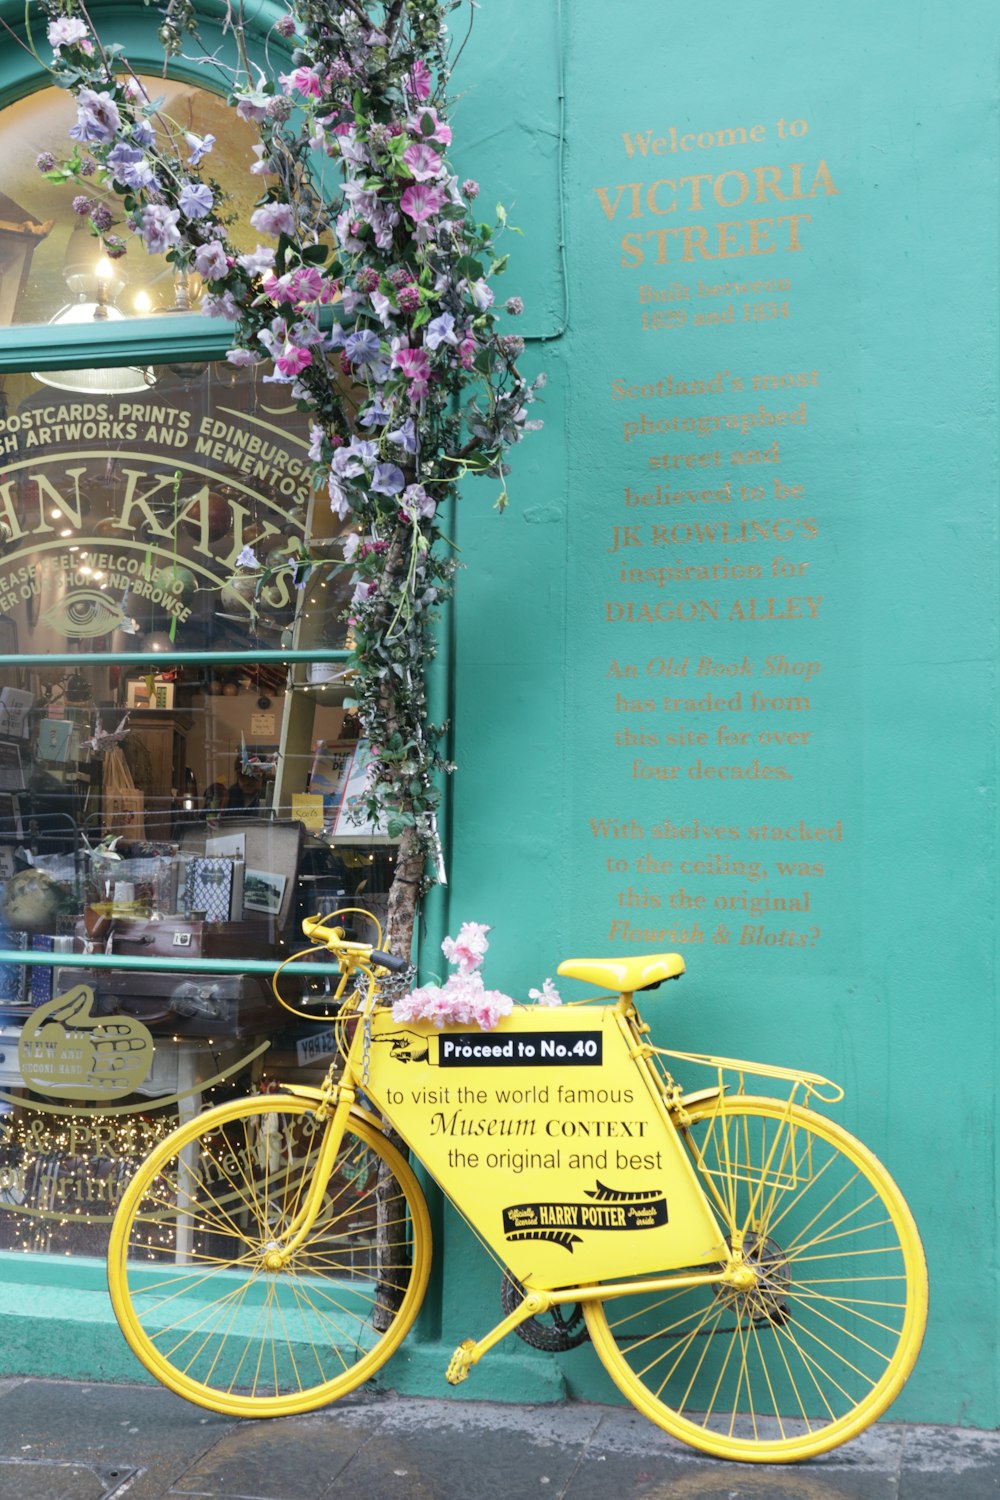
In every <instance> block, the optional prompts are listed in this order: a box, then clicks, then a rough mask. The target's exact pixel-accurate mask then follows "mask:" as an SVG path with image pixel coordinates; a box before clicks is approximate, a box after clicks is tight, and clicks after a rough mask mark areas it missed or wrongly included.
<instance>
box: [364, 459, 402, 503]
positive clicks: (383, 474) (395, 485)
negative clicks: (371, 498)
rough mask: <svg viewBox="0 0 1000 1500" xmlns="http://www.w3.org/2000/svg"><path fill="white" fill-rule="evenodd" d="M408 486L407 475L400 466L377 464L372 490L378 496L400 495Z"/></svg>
mask: <svg viewBox="0 0 1000 1500" xmlns="http://www.w3.org/2000/svg"><path fill="white" fill-rule="evenodd" d="M405 484H406V475H405V474H404V473H403V471H402V469H401V468H400V467H399V465H398V464H376V465H375V473H374V474H373V475H372V482H371V489H372V493H373V494H376V495H398V494H399V492H400V490H401V489H402V488H403V487H404V485H405Z"/></svg>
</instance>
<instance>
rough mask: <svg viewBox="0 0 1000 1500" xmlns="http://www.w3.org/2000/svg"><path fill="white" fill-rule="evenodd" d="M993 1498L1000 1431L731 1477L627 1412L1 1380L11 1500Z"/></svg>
mask: <svg viewBox="0 0 1000 1500" xmlns="http://www.w3.org/2000/svg"><path fill="white" fill-rule="evenodd" d="M124 1496H128V1497H129V1500H160V1497H170V1500H339V1497H341V1496H343V1497H344V1500H522V1497H538V1500H632V1497H635V1500H845V1497H847V1500H998V1497H1000V1435H998V1434H995V1433H976V1432H968V1431H962V1430H959V1429H957V1428H943V1427H936V1428H935V1427H906V1426H899V1425H894V1424H892V1423H882V1424H880V1425H879V1426H877V1427H875V1428H874V1429H869V1431H868V1432H867V1433H865V1434H863V1436H862V1437H860V1438H857V1439H855V1441H854V1442H853V1443H849V1444H847V1445H846V1446H845V1447H842V1448H839V1449H837V1450H836V1451H835V1452H834V1453H832V1454H829V1455H827V1456H826V1457H825V1458H822V1459H814V1460H813V1461H812V1462H810V1463H807V1464H798V1465H793V1466H787V1467H777V1466H775V1467H763V1466H756V1465H747V1464H731V1463H720V1462H718V1461H717V1460H713V1459H709V1458H704V1457H700V1456H699V1455H698V1454H696V1453H694V1452H692V1451H690V1450H688V1449H686V1448H683V1447H681V1446H680V1445H679V1444H677V1443H675V1442H674V1441H673V1440H672V1439H671V1438H669V1437H668V1436H667V1434H666V1433H664V1432H661V1431H660V1430H659V1429H658V1428H656V1427H653V1426H652V1425H651V1424H650V1423H648V1422H647V1421H645V1419H644V1418H642V1417H640V1416H638V1415H637V1414H636V1413H635V1412H633V1411H632V1410H631V1408H629V1407H608V1406H591V1405H584V1404H572V1403H571V1404H568V1405H559V1406H535V1407H527V1406H506V1405H497V1404H491V1403H487V1402H474V1401H464V1400H463V1401H447V1400H441V1401H436V1400H435V1401H431V1400H416V1399H412V1398H407V1397H396V1396H393V1395H391V1394H389V1395H386V1394H378V1395H371V1394H368V1393H362V1394H360V1395H357V1396H354V1397H351V1398H349V1399H347V1400H345V1401H342V1402H339V1403H338V1404H337V1405H335V1406H331V1407H328V1408H326V1409H325V1410H323V1411H320V1412H316V1413H314V1414H313V1415H311V1416H307V1417H285V1418H283V1419H281V1420H279V1421H270V1422H243V1421H239V1420H237V1419H235V1418H229V1417H220V1416H216V1415H214V1414H213V1413H210V1412H206V1411H202V1410H201V1409H200V1408H199V1407H195V1406H191V1405H189V1404H188V1403H187V1402H185V1401H182V1400H180V1398H179V1397H177V1396H174V1395H172V1394H171V1393H170V1392H169V1391H166V1390H162V1389H160V1388H159V1387H150V1386H139V1385H135V1386H125V1385H98V1384H93V1385H90V1384H82V1383H79V1382H69V1381H56V1380H35V1379H24V1380H17V1379H12V1380H0V1500H119V1497H124Z"/></svg>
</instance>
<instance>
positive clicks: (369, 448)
mask: <svg viewBox="0 0 1000 1500" xmlns="http://www.w3.org/2000/svg"><path fill="white" fill-rule="evenodd" d="M377 462H378V443H373V442H369V441H368V439H367V438H357V437H352V438H351V441H350V442H349V443H348V444H347V446H346V448H338V449H337V451H336V453H335V454H334V455H333V462H332V463H331V465H330V472H331V473H332V474H334V475H336V477H337V478H338V479H357V478H359V477H360V476H361V475H362V474H364V473H365V471H366V470H368V469H370V468H372V467H373V465H374V464H376V463H377Z"/></svg>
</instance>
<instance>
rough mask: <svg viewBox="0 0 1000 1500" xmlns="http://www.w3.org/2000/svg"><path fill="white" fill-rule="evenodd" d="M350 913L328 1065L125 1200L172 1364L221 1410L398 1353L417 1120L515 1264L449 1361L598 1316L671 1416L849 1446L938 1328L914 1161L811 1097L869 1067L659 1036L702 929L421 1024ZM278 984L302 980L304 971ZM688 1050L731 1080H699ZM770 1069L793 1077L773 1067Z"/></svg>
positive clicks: (783, 1441)
mask: <svg viewBox="0 0 1000 1500" xmlns="http://www.w3.org/2000/svg"><path fill="white" fill-rule="evenodd" d="M340 915H341V914H340V913H334V914H332V915H331V916H329V917H324V918H315V919H311V920H310V921H307V922H306V923H305V924H304V926H305V931H306V935H307V937H308V938H309V939H310V940H311V942H312V943H313V944H314V945H315V947H314V949H312V950H310V951H315V948H322V949H325V950H326V951H328V952H329V953H330V954H331V955H332V956H333V958H334V959H335V961H336V966H337V987H336V993H335V995H334V996H333V1000H334V1001H335V1002H336V1004H337V1006H338V1007H339V1009H338V1012H337V1017H336V1021H335V1026H336V1029H337V1034H338V1039H339V1056H338V1059H337V1061H336V1063H335V1064H334V1065H333V1066H331V1068H330V1070H329V1072H328V1074H327V1077H326V1079H325V1081H324V1083H323V1085H322V1087H321V1088H306V1087H295V1086H292V1087H288V1088H286V1089H284V1090H283V1091H282V1092H281V1093H272V1094H261V1095H258V1096H255V1097H250V1098H244V1099H237V1100H234V1101H233V1102H230V1103H227V1104H222V1105H220V1106H218V1107H216V1108H213V1109H209V1110H208V1111H206V1112H205V1113H204V1114H201V1115H199V1116H198V1117H197V1118H195V1119H193V1120H190V1121H188V1122H187V1123H185V1124H184V1125H182V1126H180V1128H179V1129H177V1130H175V1131H174V1132H173V1133H172V1134H171V1135H170V1136H168V1137H167V1138H166V1139H165V1140H164V1141H162V1142H161V1143H160V1144H159V1145H158V1146H157V1147H156V1149H155V1150H154V1151H153V1152H152V1153H151V1155H150V1156H149V1157H148V1159H147V1160H146V1161H145V1162H144V1163H143V1164H142V1166H141V1167H140V1168H139V1171H138V1173H137V1175H136V1177H135V1178H134V1180H133V1181H132V1183H131V1184H130V1186H129V1187H128V1189H127V1191H126V1193H125V1196H124V1198H123V1200H122V1203H121V1206H120V1208H119V1210H118V1213H117V1216H116V1218H115V1222H114V1227H113V1230H112V1235H111V1243H110V1252H109V1281H110V1288H111V1297H112V1301H113V1304H114V1308H115V1312H116V1315H117V1317H118V1320H119V1323H120V1325H121V1328H122V1331H123V1333H124V1334H125V1337H126V1339H127V1340H128V1342H129V1344H130V1345H131V1347H132V1349H133V1350H134V1352H135V1353H136V1354H137V1356H138V1357H139V1359H140V1360H141V1361H142V1363H143V1364H144V1365H145V1367H146V1368H147V1369H148V1370H149V1371H151V1373H152V1374H153V1375H154V1376H156V1377H157V1378H158V1379H159V1380H161V1381H162V1382H163V1383H164V1384H165V1385H167V1386H168V1387H169V1388H170V1389H171V1390H173V1391H176V1392H178V1393H179V1394H180V1395H183V1396H185V1397H187V1398H188V1399H190V1400H191V1401H194V1402H197V1403H199V1404H200V1405H202V1406H206V1407H209V1408H210V1409H211V1410H213V1411H219V1412H223V1413H227V1414H230V1415H239V1416H247V1417H265V1416H283V1415H289V1414H293V1413H299V1412H304V1411H308V1410H311V1409H313V1408H315V1407H318V1406H321V1405H324V1404H325V1403H327V1402H330V1401H333V1400H335V1399H337V1398H338V1397H339V1396H343V1395H344V1394H346V1393H347V1392H348V1391H351V1390H354V1389H355V1388H356V1387H357V1386H359V1385H360V1384H361V1383H362V1382H363V1381H365V1380H367V1379H369V1378H370V1377H371V1376H372V1375H373V1374H374V1373H375V1372H376V1371H377V1370H378V1369H379V1368H380V1367H381V1366H382V1365H383V1364H384V1363H385V1361H386V1360H387V1359H388V1358H389V1357H390V1355H391V1354H392V1353H393V1351H394V1350H395V1349H396V1348H397V1347H398V1346H399V1344H400V1343H401V1341H402V1339H403V1338H404V1337H405V1335H406V1333H407V1331H408V1330H409V1328H410V1327H411V1325H412V1324H413V1322H414V1319H415V1318H416V1316H417V1312H418V1310H419V1308H420V1304H421V1300H422V1298H423V1295H424V1291H425V1289H426V1286H427V1280H428V1275H429V1272H430V1262H431V1231H430V1219H429V1216H428V1212H427V1207H426V1204H425V1201H424V1196H423V1192H422V1190H421V1188H420V1185H419V1183H418V1181H417V1179H416V1177H415V1176H414V1173H413V1171H412V1170H411V1168H410V1166H409V1164H408V1162H407V1160H406V1157H405V1155H404V1154H403V1153H402V1152H401V1151H400V1150H398V1149H397V1148H396V1146H395V1145H394V1144H393V1143H392V1141H391V1140H390V1138H389V1136H388V1130H389V1129H390V1127H391V1129H392V1130H394V1131H395V1132H397V1133H398V1135H399V1136H400V1137H401V1138H402V1139H403V1140H404V1141H405V1143H406V1145H407V1146H408V1147H409V1148H410V1150H411V1151H412V1152H413V1154H414V1156H415V1157H417V1158H418V1159H419V1160H420V1161H421V1162H422V1163H423V1164H424V1166H425V1167H426V1168H427V1170H428V1171H429V1172H430V1173H431V1175H432V1176H433V1177H434V1178H435V1179H436V1180H437V1182H438V1183H439V1184H440V1186H441V1188H442V1189H443V1190H444V1192H445V1193H446V1194H447V1195H448V1197H449V1198H450V1199H451V1201H452V1202H453V1203H454V1204H455V1206H456V1207H457V1208H458V1210H459V1211H460V1212H461V1213H462V1214H463V1215H464V1216H465V1218H466V1219H467V1220H468V1222H469V1223H470V1224H471V1225H472V1227H473V1228H474V1229H475V1230H476V1232H477V1233H478V1235H479V1237H480V1239H481V1240H482V1241H483V1243H484V1244H485V1246H486V1247H487V1249H488V1250H489V1251H490V1252H491V1253H492V1254H493V1255H494V1256H495V1257H496V1259H497V1260H498V1262H499V1263H500V1264H501V1265H502V1267H503V1269H504V1280H503V1298H502V1301H503V1310H504V1313H505V1316H504V1317H503V1319H502V1320H501V1321H500V1322H499V1323H498V1324H497V1326H496V1327H495V1328H493V1329H492V1330H491V1331H490V1332H488V1333H487V1334H486V1335H485V1336H484V1337H482V1338H480V1339H479V1340H478V1341H474V1340H471V1339H470V1340H466V1341H465V1342H464V1343H463V1344H462V1345H461V1346H460V1347H459V1348H458V1349H457V1350H456V1352H455V1354H454V1356H453V1357H452V1360H451V1364H450V1365H449V1367H448V1371H447V1378H448V1379H449V1380H450V1381H451V1382H453V1383H456V1382H457V1381H459V1380H462V1379H464V1378H465V1377H466V1375H468V1373H469V1371H470V1370H471V1368H472V1367H473V1365H475V1364H476V1362H477V1361H478V1360H479V1359H480V1358H481V1356H482V1355H483V1354H485V1353H486V1351H487V1350H488V1349H490V1348H491V1347H492V1346H493V1345H494V1344H496V1343H497V1342H498V1341H499V1340H500V1339H501V1338H503V1337H505V1336H506V1335H507V1334H508V1333H510V1332H514V1331H517V1332H519V1333H520V1334H521V1335H522V1336H523V1337H526V1338H527V1339H528V1341H529V1342H530V1343H534V1344H536V1345H537V1346H539V1347H542V1348H549V1349H559V1348H569V1347H572V1345H573V1344H575V1343H577V1342H579V1341H580V1339H581V1338H582V1337H586V1335H587V1334H588V1333H589V1336H590V1338H591V1340H592V1341H593V1344H594V1348H595V1350H596V1352H597V1354H598V1356H599V1357H600V1359H601V1361H602V1363H603V1364H604V1366H605V1367H606V1369H607V1371H608V1373H609V1374H610V1376H611V1378H612V1380H613V1381H614V1382H615V1384H616V1385H617V1386H618V1387H619V1389H620V1390H621V1391H622V1392H623V1393H624V1395H625V1396H627V1398H628V1399H629V1400H630V1401H631V1402H632V1403H633V1404H634V1405H635V1406H636V1408H637V1409H638V1410H639V1411H641V1412H643V1413H644V1414H645V1415H646V1416H647V1417H649V1418H650V1419H651V1420H652V1421H653V1422H655V1423H657V1424H658V1425H659V1426H661V1427H663V1428H665V1429H666V1431H668V1432H669V1433H672V1434H673V1435H674V1436H675V1437H677V1438H680V1439H682V1440H683V1441H684V1442H687V1443H690V1444H692V1445H693V1446H695V1447H697V1448H699V1449H701V1450H703V1451H704V1452H706V1453H711V1454H714V1455H717V1456H719V1457H722V1458H728V1459H742V1460H749V1461H752V1462H767V1463H774V1462H789V1461H793V1460H797V1459H804V1458H809V1457H812V1456H814V1455H816V1454H819V1453H823V1452H825V1451H827V1450H828V1449H830V1448H832V1447H834V1446H836V1445H837V1444H839V1443H842V1442H844V1441H846V1440H847V1439H849V1438H851V1437H854V1436H855V1435H856V1434H857V1433H859V1432H861V1431H862V1430H863V1429H864V1428H865V1427H866V1426H867V1425H868V1424H869V1423H870V1422H872V1421H874V1420H875V1419H876V1418H877V1417H878V1416H879V1415H881V1413H882V1412H884V1411H885V1410H886V1408H887V1407H888V1406H889V1404H890V1402H891V1401H892V1400H893V1399H894V1398H895V1396H896V1395H897V1394H898V1392H899V1390H900V1389H901V1387H902V1385H903V1383H904V1381H905V1380H906V1378H907V1376H908V1374H909V1372H910V1370H911V1369H912V1367H913V1363H914V1360H915V1359H916V1356H917V1353H918V1350H919V1348H920V1342H921V1339H922V1336H923V1331H924V1325H925V1321H926V1312H927V1274H926V1269H925V1264H924V1257H923V1252H922V1249H921V1245H920V1239H919V1236H918V1233H917V1229H916V1226H915V1224H914V1221H913V1218H912V1216H911V1214H910V1212H909V1209H908V1208H907V1206H906V1203H905V1202H904V1200H903V1197H902V1195H901V1194H900V1192H899V1189H898V1188H897V1187H896V1185H895V1183H894V1182H893V1180H892V1178H891V1177H890V1176H889V1174H888V1172H887V1171H886V1170H885V1168H884V1167H883V1166H882V1165H881V1164H880V1163H879V1162H878V1161H877V1160H876V1158H875V1157H874V1156H873V1155H872V1153H871V1152H870V1151H868V1150H867V1149H866V1148H865V1147H864V1146H863V1145H861V1144H860V1142H858V1141H857V1140H855V1139H854V1138H853V1137H852V1136H850V1135H849V1134H848V1133H847V1132H846V1131H844V1130H842V1129H841V1128H840V1127H839V1126H838V1125H835V1124H833V1123H831V1122H830V1121H829V1120H828V1119H826V1118H824V1117H823V1116H822V1115H821V1114H818V1113H816V1112H815V1111H814V1110H813V1109H811V1108H809V1107H808V1106H809V1104H810V1102H823V1103H834V1102H836V1101H837V1100H839V1099H840V1098H841V1097H842V1091H841V1090H839V1089H838V1088H837V1087H836V1086H835V1085H832V1084H830V1083H829V1082H828V1081H827V1080H825V1079H822V1078H820V1077H818V1076H817V1075H815V1074H810V1073H805V1072H798V1071H793V1070H789V1069H784V1068H779V1067H773V1066H770V1065H767V1064H761V1063H748V1062H743V1061H740V1060H738V1059H728V1058H718V1057H712V1056H708V1055H700V1054H690V1053H688V1054H683V1053H675V1052H668V1051H666V1050H665V1049H662V1048H658V1047H654V1046H652V1045H651V1044H650V1042H649V1028H648V1026H647V1025H646V1024H645V1023H644V1022H643V1021H642V1019H641V1017H640V1015H639V1012H638V1010H637V1009H636V1006H635V1003H634V996H635V995H636V994H637V993H639V992H649V991H651V990H652V989H654V988H655V987H656V986H657V985H659V984H660V983H662V982H663V981H665V980H670V979H675V978H677V977H678V976H679V975H680V974H681V973H682V972H683V969H684V963H683V960H682V959H681V958H680V957H679V956H678V955H676V954H656V955H651V956H636V957H629V958H623V959H577V960H570V961H568V962H567V963H564V964H562V965H561V966H560V970H559V972H560V974H563V975H567V976H570V977H573V978H577V979H582V980H584V981H585V982H587V983H588V984H590V985H596V986H597V987H598V988H599V989H601V990H602V991H604V992H605V995H606V993H607V991H609V990H610V991H612V992H617V995H618V998H617V1000H616V1001H615V1002H614V1003H608V1002H607V1000H606V999H605V1001H604V1003H602V1004H599V1005H593V1004H591V1003H587V1002H574V1003H572V1004H569V1005H565V1006H561V1007H559V1008H558V1009H543V1008H541V1007H538V1006H533V1005H532V1006H517V1007H515V1009H514V1011H513V1013H512V1014H510V1015H509V1016H507V1017H506V1018H504V1019H503V1020H502V1021H501V1022H500V1024H499V1025H498V1026H497V1028H496V1029H495V1030H493V1031H489V1032H481V1031H479V1030H478V1029H477V1028H475V1027H468V1026H467V1027H462V1026H454V1025H449V1026H446V1027H444V1028H443V1029H440V1030H439V1029H438V1028H436V1027H435V1026H433V1025H431V1024H429V1023H428V1022H426V1021H420V1022H407V1023H404V1024H400V1023H399V1022H397V1021H394V1019H393V1015H392V1010H391V1008H390V1006H389V1005H388V1004H387V1003H386V1001H385V1000H384V998H383V995H382V991H381V984H380V981H382V980H384V979H385V978H386V976H387V974H388V972H389V971H390V970H392V969H395V968H398V967H399V963H398V961H397V960H395V959H393V958H392V957H391V956H390V955H388V954H385V953H382V952H381V951H380V950H379V948H378V946H377V944H376V945H372V944H366V943H362V942H356V941H348V940H347V938H346V937H345V936H344V929H343V928H342V927H339V926H335V925H333V923H334V920H335V918H336V917H338V916H340ZM380 940H381V932H379V941H380ZM301 956H302V955H296V957H301ZM283 967H284V966H283ZM275 993H276V994H277V995H278V998H279V999H280V1000H281V1001H282V1003H283V1004H288V1002H287V1000H286V999H285V998H284V997H283V996H282V994H281V993H280V986H279V983H278V976H276V988H275ZM290 1008H292V1009H294V1010H295V1013H296V1014H301V1011H300V1010H299V1009H298V1008H297V1007H290ZM678 1062H680V1063H682V1064H684V1065H685V1066H687V1067H698V1068H702V1069H707V1070H708V1073H707V1075H705V1076H707V1077H708V1079H709V1083H708V1086H706V1087H702V1088H700V1089H697V1090H696V1091H694V1092H685V1091H684V1090H683V1089H682V1088H681V1086H680V1084H679V1083H678V1082H677V1081H676V1080H675V1078H674V1076H673V1074H672V1073H671V1071H670V1070H669V1068H670V1067H673V1066H675V1065H676V1064H677V1063H678ZM668 1065H669V1066H668ZM751 1078H763V1079H765V1080H769V1083H768V1085H767V1086H768V1087H770V1086H771V1084H773V1082H774V1081H776V1080H780V1081H781V1083H782V1085H783V1089H782V1094H783V1097H780V1098H771V1097H758V1096H756V1095H755V1094H753V1093H749V1092H747V1089H746V1084H747V1080H748V1079H751Z"/></svg>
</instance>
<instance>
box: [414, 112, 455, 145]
mask: <svg viewBox="0 0 1000 1500" xmlns="http://www.w3.org/2000/svg"><path fill="white" fill-rule="evenodd" d="M428 116H429V117H430V120H431V128H430V130H425V129H424V121H425V120H426V119H427V118H428ZM406 128H407V129H408V130H409V132H410V134H411V135H420V136H424V137H425V138H426V139H427V140H431V141H440V143H441V145H442V146H450V145H451V126H450V125H447V124H446V123H445V121H444V120H439V119H438V112H437V110H436V109H431V107H430V106H429V105H428V106H427V108H425V109H421V110H419V111H418V113H417V114H415V115H413V116H412V117H411V118H410V119H408V120H407V122H406Z"/></svg>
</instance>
